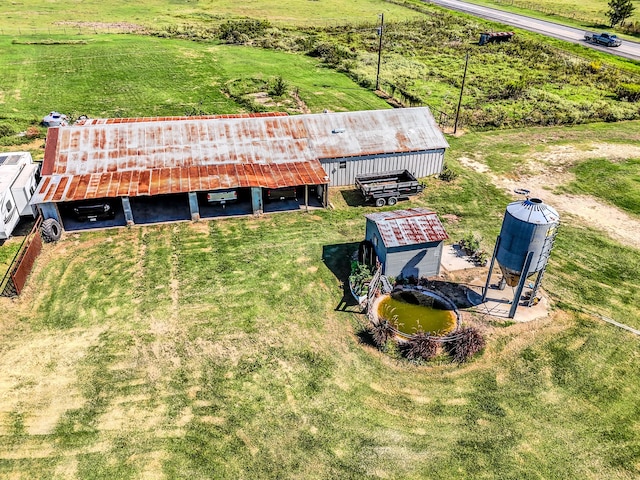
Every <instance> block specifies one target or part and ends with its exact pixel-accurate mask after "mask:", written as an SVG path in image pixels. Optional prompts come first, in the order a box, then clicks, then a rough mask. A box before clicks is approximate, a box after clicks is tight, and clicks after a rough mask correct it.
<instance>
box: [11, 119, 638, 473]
mask: <svg viewBox="0 0 640 480" xmlns="http://www.w3.org/2000/svg"><path fill="white" fill-rule="evenodd" d="M627 126H628V127H629V128H632V125H627ZM615 127H616V126H615V125H602V126H600V125H599V126H593V127H580V128H576V129H572V130H567V129H530V130H527V131H516V132H507V133H506V134H507V135H509V136H508V137H507V138H502V137H501V136H498V135H496V134H492V133H487V134H474V137H475V142H476V145H477V148H476V150H475V151H476V152H477V154H478V158H479V159H480V160H483V156H484V155H489V154H490V153H492V152H493V153H494V152H495V151H496V150H501V149H502V151H503V152H504V153H505V154H507V153H508V152H507V149H509V152H511V153H510V154H511V155H513V156H514V158H517V156H518V155H527V152H528V151H529V150H528V149H529V148H533V149H534V150H536V151H540V149H543V148H551V147H552V145H555V146H557V145H562V144H564V143H565V142H566V141H567V140H568V139H567V136H569V137H572V140H571V141H572V142H573V143H575V144H576V145H584V144H586V143H588V142H589V141H590V140H591V139H592V138H593V137H594V136H595V135H596V134H598V135H600V134H603V133H605V132H607V131H608V130H607V129H613V128H615ZM536 135H537V136H536ZM612 136H613V137H615V134H613V133H612ZM522 138H525V139H526V138H528V139H531V138H537V139H538V140H540V142H537V143H536V145H533V144H530V145H529V146H527V145H524V144H523V145H520V147H518V146H517V145H516V144H515V142H516V141H517V140H518V139H522ZM543 138H544V139H545V141H546V142H547V144H546V145H544V147H543V146H542V142H541V140H542V139H543ZM451 140H452V149H451V152H450V153H451V155H450V156H449V159H450V160H449V161H450V162H451V166H452V168H454V169H455V170H456V171H458V173H459V176H458V178H457V179H456V180H455V181H454V182H451V183H446V182H442V181H439V180H435V179H431V180H429V183H428V187H427V189H426V190H425V192H424V193H423V194H421V195H420V196H419V197H417V198H414V199H413V200H412V201H410V202H403V203H402V204H401V205H400V206H402V207H410V206H427V207H430V208H434V209H436V211H437V212H438V213H439V214H440V215H441V217H442V216H444V215H446V214H449V215H455V218H454V217H442V218H443V220H444V222H445V225H446V227H447V230H448V232H449V235H450V236H451V238H452V239H456V238H459V237H461V236H462V234H464V233H465V232H468V231H474V232H478V233H480V234H482V235H483V237H484V238H485V240H483V243H486V244H487V245H491V246H492V242H493V238H495V235H496V234H497V231H498V230H499V228H500V221H501V216H502V213H503V211H504V207H505V206H506V203H508V202H509V201H511V199H512V197H510V196H509V195H508V194H507V193H505V192H504V191H501V190H499V189H497V188H496V187H494V186H493V185H492V184H491V183H490V181H489V177H488V176H487V175H486V174H479V173H475V172H473V171H471V170H470V169H464V168H462V167H461V163H460V158H461V157H462V156H463V155H464V154H465V152H466V149H468V148H470V147H471V143H470V142H469V141H466V140H465V137H462V139H460V140H461V141H460V142H458V141H454V139H451ZM507 140H510V141H511V142H512V143H509V142H507ZM503 142H506V143H503ZM549 144H552V145H549ZM587 163H588V161H587ZM356 198H357V197H356V196H355V194H354V193H353V191H350V190H348V189H347V190H342V191H338V190H336V191H333V192H332V195H331V202H332V204H333V206H334V208H333V209H328V210H315V211H312V212H310V213H308V214H305V213H286V214H275V215H267V216H263V217H261V218H241V219H226V220H219V221H218V220H216V221H210V222H199V223H181V224H167V225H162V226H148V227H133V228H130V229H124V228H123V229H115V230H108V231H101V232H90V233H75V234H66V235H65V237H64V238H63V240H62V241H60V242H59V243H57V244H53V245H51V244H49V245H46V246H45V249H44V253H43V255H42V256H41V257H40V259H39V261H38V264H37V269H36V272H35V273H34V275H33V276H32V277H31V278H30V281H29V286H28V288H27V290H26V292H25V293H24V295H23V296H22V297H20V298H19V299H18V300H14V301H11V300H8V299H0V308H2V310H3V315H2V325H1V327H2V328H1V329H0V332H1V333H0V335H1V337H0V338H1V339H2V342H1V345H2V353H3V354H2V356H0V371H2V372H5V373H6V375H5V377H4V380H3V382H2V383H0V452H2V453H0V475H2V476H6V477H8V478H12V477H15V478H64V479H68V478H104V479H113V478H118V479H126V478H186V477H189V478H191V479H200V478H201V479H205V478H207V479H208V478H229V479H238V478H317V479H325V478H340V479H342V478H354V479H360V478H393V479H419V478H420V479H421V478H442V479H450V478H500V479H503V478H513V479H523V478H532V479H533V478H536V479H537V478H563V479H564V478H593V479H596V478H621V479H629V478H634V477H637V476H638V475H640V465H639V463H638V459H639V458H640V436H639V435H638V425H639V422H640V411H639V410H638V402H637V398H638V396H639V395H640V368H638V367H640V349H638V341H639V340H638V337H637V336H634V335H632V334H631V333H628V332H625V331H622V330H620V329H618V328H615V327H613V326H611V325H608V324H606V323H604V322H602V321H600V320H598V319H595V318H593V317H590V316H587V315H584V314H582V313H579V312H578V309H579V308H580V309H581V308H586V309H587V310H595V311H599V312H602V313H605V314H607V315H608V316H611V317H613V318H615V319H617V320H619V321H623V322H625V323H629V324H632V325H634V326H635V327H636V328H638V327H640V321H639V317H638V314H637V311H638V309H639V308H640V301H639V300H638V298H637V296H634V295H632V293H633V288H634V285H638V283H639V282H640V269H639V268H638V250H637V249H633V248H631V247H624V246H622V245H620V244H619V243H616V242H614V241H612V240H611V239H609V238H607V237H606V236H605V235H604V234H602V233H600V232H598V231H595V230H593V229H586V228H584V227H583V226H582V225H580V222H579V221H577V220H576V219H575V218H573V217H571V216H568V217H565V219H564V220H563V225H562V228H561V231H560V235H559V237H558V242H557V244H556V247H555V248H554V251H553V254H552V259H551V264H550V267H549V270H548V271H547V274H546V276H545V287H546V289H547V291H548V292H549V295H550V296H551V298H552V300H553V304H554V308H553V309H552V311H551V315H550V317H548V318H546V319H541V320H537V321H534V322H530V323H527V324H509V323H504V322H496V321H494V320H492V319H491V318H488V317H486V318H481V317H476V320H475V321H476V322H479V323H480V324H481V325H483V330H484V332H485V334H486V335H487V338H488V346H487V348H486V350H485V352H484V353H483V354H482V355H481V356H479V357H478V358H476V359H475V360H474V361H472V362H471V363H470V364H466V365H461V366H458V365H453V364H449V363H448V362H446V361H445V360H443V359H441V360H440V361H438V362H436V363H435V364H432V365H429V366H416V365H413V364H410V363H407V362H405V361H404V360H401V359H399V358H397V357H395V356H393V355H389V354H385V353H382V352H379V351H377V350H375V349H374V348H372V347H371V346H369V345H367V344H363V343H361V341H360V337H359V336H358V333H359V332H360V331H361V328H362V327H361V322H363V321H364V319H363V317H362V316H360V315H358V314H356V313H353V312H352V311H349V309H347V310H346V311H344V310H341V307H342V305H343V293H344V289H343V284H342V282H343V281H344V280H345V276H346V274H347V270H348V265H349V256H350V254H351V253H352V252H353V249H354V248H355V246H356V243H357V242H358V241H360V240H361V239H362V238H363V235H364V218H363V214H365V213H368V212H372V211H375V209H374V208H372V207H368V206H362V205H358V204H357V203H358V202H357V201H354V200H355V199H356ZM348 204H351V205H352V206H349V205H348ZM466 315H470V313H468V312H465V316H466Z"/></svg>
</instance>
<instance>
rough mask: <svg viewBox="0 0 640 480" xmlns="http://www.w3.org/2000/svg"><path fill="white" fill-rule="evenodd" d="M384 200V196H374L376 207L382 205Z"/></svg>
mask: <svg viewBox="0 0 640 480" xmlns="http://www.w3.org/2000/svg"><path fill="white" fill-rule="evenodd" d="M385 203H387V202H385V200H384V198H376V207H384V204H385Z"/></svg>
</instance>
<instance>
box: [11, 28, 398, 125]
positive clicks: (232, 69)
mask: <svg viewBox="0 0 640 480" xmlns="http://www.w3.org/2000/svg"><path fill="white" fill-rule="evenodd" d="M82 38H84V37H82ZM85 40H86V44H70V45H69V44H61V45H46V46H43V45H28V44H16V43H11V41H10V40H9V39H8V38H6V37H5V38H4V39H3V40H0V57H1V58H3V59H5V60H6V62H5V64H4V75H3V77H2V79H0V91H1V92H2V107H3V111H4V112H5V118H11V119H16V120H15V121H18V122H19V121H22V124H21V125H22V126H23V127H24V126H25V124H28V123H29V122H36V123H37V122H38V120H39V119H38V115H42V116H44V114H46V113H47V112H48V111H49V110H58V111H61V112H65V113H66V114H67V115H69V116H71V117H74V118H75V117H77V116H78V115H82V114H84V115H89V116H91V117H125V116H133V117H135V116H164V115H186V114H192V113H194V112H196V111H197V112H201V113H210V114H212V113H234V112H237V111H240V110H241V108H242V107H241V105H239V104H238V103H237V102H236V101H234V100H233V99H231V98H229V97H228V96H226V95H225V94H224V93H223V89H224V86H225V84H227V83H228V82H232V81H234V80H238V79H240V80H247V79H262V80H267V81H268V80H269V79H273V78H275V77H276V76H278V75H280V74H282V73H284V72H286V81H287V84H288V87H289V90H293V89H297V90H298V92H299V96H300V98H301V99H302V101H303V102H305V103H306V105H307V106H308V108H309V109H310V110H311V111H313V112H319V111H322V110H323V109H324V108H328V109H331V110H354V109H359V108H364V109H366V108H385V107H388V105H387V104H386V103H385V102H384V101H382V100H381V99H379V98H378V97H376V96H375V95H374V94H373V93H372V92H368V91H366V90H363V89H362V88H360V87H358V86H357V85H356V84H355V83H354V82H353V81H352V80H350V79H349V78H347V77H346V76H345V75H344V74H340V73H337V72H335V71H333V70H330V69H327V68H323V67H321V66H320V65H319V64H318V61H317V60H316V59H313V58H310V57H305V56H302V55H294V54H289V53H285V52H275V51H268V50H263V49H255V48H249V47H242V46H228V45H211V44H203V43H196V42H189V41H185V40H168V39H161V38H154V37H136V36H122V35H100V36H97V37H86V38H85ZM43 86H46V88H43ZM273 108H277V107H272V109H273ZM25 128H26V127H25Z"/></svg>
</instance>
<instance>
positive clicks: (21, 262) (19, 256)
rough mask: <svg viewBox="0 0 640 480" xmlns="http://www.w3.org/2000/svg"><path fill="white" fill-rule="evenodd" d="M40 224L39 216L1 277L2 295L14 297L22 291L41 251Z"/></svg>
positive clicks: (40, 218)
mask: <svg viewBox="0 0 640 480" xmlns="http://www.w3.org/2000/svg"><path fill="white" fill-rule="evenodd" d="M41 224H42V217H41V216H39V217H38V218H37V219H36V223H35V224H34V225H33V228H32V229H31V232H29V235H27V237H26V238H25V240H24V242H23V243H22V246H21V247H20V249H19V250H18V253H16V256H15V257H14V258H13V262H11V266H10V267H9V270H8V271H7V274H6V275H5V277H4V278H3V280H2V283H0V285H2V286H3V287H2V296H3V297H16V296H18V295H20V292H22V289H23V288H24V286H25V284H26V283H27V278H28V277H29V274H30V273H31V270H32V269H33V264H34V263H35V261H36V258H38V255H40V252H41V251H42V237H41V236H40V225H41Z"/></svg>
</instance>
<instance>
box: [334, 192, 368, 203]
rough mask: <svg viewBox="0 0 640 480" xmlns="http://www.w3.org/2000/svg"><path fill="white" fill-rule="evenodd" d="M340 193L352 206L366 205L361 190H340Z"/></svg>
mask: <svg viewBox="0 0 640 480" xmlns="http://www.w3.org/2000/svg"><path fill="white" fill-rule="evenodd" d="M340 194H341V195H342V198H343V199H344V201H345V203H346V204H347V205H349V206H350V207H364V206H365V205H366V203H365V201H364V198H363V197H362V194H361V193H360V191H359V190H355V189H354V190H340Z"/></svg>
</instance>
